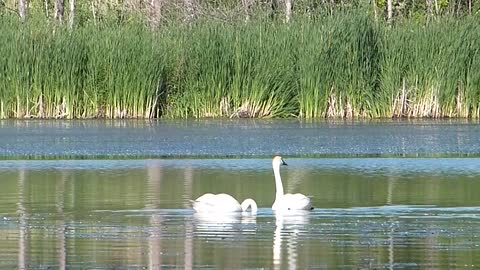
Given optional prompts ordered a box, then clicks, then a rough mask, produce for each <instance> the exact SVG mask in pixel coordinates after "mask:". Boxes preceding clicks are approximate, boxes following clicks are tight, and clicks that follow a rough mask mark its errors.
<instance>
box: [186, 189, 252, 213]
mask: <svg viewBox="0 0 480 270" xmlns="http://www.w3.org/2000/svg"><path fill="white" fill-rule="evenodd" d="M192 203H193V209H194V210H195V211H196V212H198V213H232V212H247V211H248V210H249V209H250V211H251V213H252V214H255V213H256V212H257V209H258V207H257V203H256V202H255V201H254V200H252V199H245V200H244V201H243V202H242V204H240V203H239V202H238V201H237V200H235V198H233V197H232V196H230V195H228V194H225V193H220V194H212V193H206V194H203V195H202V196H200V197H198V198H197V199H196V200H195V201H192Z"/></svg>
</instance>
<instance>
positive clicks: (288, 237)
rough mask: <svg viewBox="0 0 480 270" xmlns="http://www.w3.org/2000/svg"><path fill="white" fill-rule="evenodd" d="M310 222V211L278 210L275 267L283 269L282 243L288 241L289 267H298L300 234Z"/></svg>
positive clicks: (274, 242) (275, 234) (274, 251)
mask: <svg viewBox="0 0 480 270" xmlns="http://www.w3.org/2000/svg"><path fill="white" fill-rule="evenodd" d="M309 223H310V212H309V211H301V210H299V211H293V212H278V213H276V214H275V232H274V233H273V267H274V269H282V262H283V259H282V255H283V248H282V243H283V242H284V241H287V258H286V259H287V262H286V265H288V269H297V257H298V250H297V247H298V236H299V234H300V233H301V232H302V230H303V229H304V227H305V226H307V225H308V224H309Z"/></svg>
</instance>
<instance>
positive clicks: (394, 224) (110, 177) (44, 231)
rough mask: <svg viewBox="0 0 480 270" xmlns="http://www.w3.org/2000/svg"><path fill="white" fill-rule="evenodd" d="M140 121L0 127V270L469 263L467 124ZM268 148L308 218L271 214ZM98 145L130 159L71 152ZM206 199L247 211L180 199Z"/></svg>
mask: <svg viewBox="0 0 480 270" xmlns="http://www.w3.org/2000/svg"><path fill="white" fill-rule="evenodd" d="M81 123H83V124H81ZM101 123H103V124H101ZM139 123H141V124H139ZM145 123H146V122H136V121H132V122H129V121H126V122H124V124H123V126H122V125H120V126H116V125H117V124H115V122H108V123H106V124H105V122H96V121H91V122H88V121H86V122H76V121H72V122H68V121H59V122H55V121H46V122H43V121H28V122H21V121H20V122H17V121H15V122H9V121H4V122H0V126H1V127H2V128H1V129H0V137H1V140H0V142H1V143H0V149H1V151H2V152H1V154H0V156H1V157H2V158H3V159H4V160H3V161H0V181H1V184H2V185H1V188H0V269H58V268H61V269H93V268H94V269H145V268H147V269H161V268H163V269H170V268H176V269H334V268H341V269H424V268H431V269H452V268H462V269H464V268H478V267H479V266H480V231H479V230H478V228H480V214H479V213H480V211H479V210H480V193H479V192H478V190H479V189H480V162H479V161H480V159H478V158H468V157H463V156H465V155H472V156H478V154H479V153H480V151H479V150H478V149H480V143H479V141H478V138H477V134H479V133H476V132H478V127H477V125H476V124H475V123H470V122H448V121H442V122H439V123H438V124H435V122H428V121H427V122H415V123H413V124H412V125H408V124H407V123H404V122H386V123H372V124H369V123H360V124H352V123H343V122H342V123H340V124H333V123H311V124H305V123H303V124H302V123H299V122H296V121H287V122H280V124H279V123H278V122H275V121H273V122H272V121H267V122H260V123H259V122H255V124H256V125H257V127H254V126H251V125H250V124H248V125H245V126H244V127H241V125H240V126H239V125H236V124H234V123H230V124H226V126H225V127H224V126H223V125H224V124H221V123H225V122H215V121H211V122H210V121H207V122H205V123H202V122H188V123H187V124H185V125H183V124H182V125H180V124H179V125H176V124H173V123H171V122H170V123H169V125H171V126H170V127H169V128H170V129H171V130H170V131H169V132H171V133H168V132H167V131H164V128H165V127H164V126H163V123H155V124H153V126H154V127H153V128H152V129H153V130H154V131H152V129H150V128H146V127H145V125H146V124H145ZM192 123H193V124H192ZM227 123H229V122H227ZM82 125H85V127H84V128H83V130H82V128H80V127H79V126H82ZM90 125H93V126H95V125H97V129H95V128H92V126H90ZM137 125H140V126H137ZM148 125H150V124H148ZM148 125H147V126H148ZM196 125H200V126H202V125H204V126H205V127H204V128H201V127H199V131H197V129H196V128H195V126H196ZM302 125H305V126H302ZM327 126H328V128H327ZM402 126H403V128H401V127H402ZM70 128H71V129H70ZM228 129H230V130H231V131H230V132H231V133H228V134H230V135H229V136H230V137H229V138H225V137H228V136H227V135H226V134H227V130H228ZM243 129H246V131H244V133H242V130H243ZM248 129H250V131H251V132H252V133H251V134H252V135H251V136H247V134H250V132H248V131H247V130H248ZM269 129H270V130H269ZM304 129H305V130H304ZM323 129H326V130H327V131H325V130H323ZM350 129H352V130H350ZM403 129H406V131H404V130H403ZM79 130H80V131H79ZM167 130H168V129H167ZM219 130H220V131H219ZM322 130H323V131H322ZM349 130H350V131H349ZM362 130H363V131H362ZM383 130H385V132H383ZM280 131H281V132H280ZM152 132H153V133H152ZM164 132H166V134H164ZM182 132H183V133H182ZM197 132H198V134H197ZM222 132H223V133H222ZM279 132H280V133H282V134H284V135H283V136H280V135H278V136H277V137H275V136H274V135H275V134H278V133H279ZM362 132H364V133H362ZM77 133H80V134H81V135H79V134H77ZM412 133H413V134H416V137H415V136H413V135H409V134H412ZM122 134H123V135H122ZM178 134H183V135H182V136H183V137H177V136H180V135H178ZM196 134H197V135H198V136H199V138H197V137H196ZM214 134H217V135H214ZM218 134H220V135H218ZM157 136H158V137H160V138H161V139H159V138H157ZM215 136H219V137H218V138H216V137H215ZM272 136H274V137H273V140H272ZM182 138H183V139H182ZM212 138H216V139H212ZM368 138H369V139H368ZM387 138H394V140H391V141H390V142H385V141H384V140H386V139H387ZM302 140H303V141H302ZM402 140H403V142H404V143H405V145H403V146H402V147H400V146H401V145H402V143H401V142H399V141H402ZM202 141H203V142H204V144H203V145H200V144H201V142H202ZM237 141H238V142H237ZM257 141H258V142H259V143H258V144H256V143H255V142H257ZM39 142H41V143H39ZM159 142H164V144H161V145H160V146H159V145H157V144H158V143H159ZM246 142H250V145H252V146H251V147H249V146H248V145H245V144H246ZM289 142H291V143H289ZM189 143H191V145H190V146H189ZM411 143H413V145H410V144H411ZM197 144H198V145H197ZM136 145H137V146H138V147H137V148H138V149H137V150H135V149H136V148H135V146H136ZM282 148H284V149H287V154H286V155H285V159H286V161H287V162H288V164H289V166H287V167H282V176H283V180H284V186H285V189H286V191H287V192H301V193H304V194H307V195H311V196H313V201H314V205H315V207H316V208H315V210H313V211H312V212H307V213H303V212H299V213H294V214H291V215H279V214H275V213H274V212H272V211H271V209H270V207H271V204H272V202H273V199H274V193H275V188H274V180H273V175H272V170H271V160H270V158H271V155H273V154H274V153H276V151H278V153H282V151H280V150H281V149H282ZM145 149H151V150H152V152H149V153H147V154H145V153H143V154H142V153H140V152H141V150H145ZM269 149H270V152H269V151H268V150H269ZM127 150H128V151H127ZM169 151H172V154H171V155H169V154H168V153H170V152H169ZM202 151H203V152H202ZM108 153H111V156H113V157H122V158H128V157H135V158H136V159H130V160H94V159H87V160H78V159H79V158H88V157H101V156H110V154H108ZM319 153H320V155H319ZM329 154H332V155H333V156H335V155H338V154H340V156H342V155H343V157H342V158H329V157H328V155H329ZM347 154H348V155H351V156H359V157H357V158H346V157H345V156H348V155H347ZM437 154H441V155H446V156H449V157H448V158H431V157H428V156H430V155H434V156H435V155H437ZM157 155H158V156H165V157H167V156H168V157H170V158H168V159H159V158H152V159H147V157H149V156H157ZM189 155H191V156H195V157H196V158H185V157H188V156H189ZM209 155H212V156H211V157H210V156H209ZM230 155H232V156H240V157H241V158H235V159H218V158H214V157H215V156H217V157H218V156H230ZM308 155H313V156H315V158H308ZM370 155H371V156H392V157H389V158H368V157H367V156H370ZM415 155H418V156H421V157H422V158H400V157H399V156H415ZM175 156H182V157H183V158H180V159H179V158H173V157H175ZM199 156H200V157H203V158H202V159H199V158H198V157H199ZM263 156H268V158H263ZM394 156H397V157H394ZM458 156H462V158H458ZM13 157H14V158H15V160H12V159H11V158H13ZM39 157H50V158H53V157H60V159H59V160H28V159H31V158H39ZM62 157H63V158H62ZM320 157H321V158H320ZM206 192H213V193H218V192H225V193H229V194H231V195H233V196H234V197H235V198H237V199H238V200H243V199H245V198H247V197H251V198H254V199H255V200H256V201H257V203H258V205H259V207H260V210H259V212H258V214H257V215H256V216H252V215H243V216H242V215H239V216H232V215H227V216H225V215H223V216H211V215H207V216H205V215H198V214H196V213H194V212H193V210H192V209H191V205H190V200H191V199H195V198H197V197H198V196H200V195H202V194H204V193H206Z"/></svg>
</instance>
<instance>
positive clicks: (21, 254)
mask: <svg viewBox="0 0 480 270" xmlns="http://www.w3.org/2000/svg"><path fill="white" fill-rule="evenodd" d="M25 182H26V171H25V168H23V167H21V168H20V170H19V171H18V194H19V198H18V214H19V216H20V220H19V223H20V224H19V230H20V232H19V234H20V235H19V238H18V241H19V243H18V269H27V267H28V265H29V263H28V243H27V240H28V224H27V219H28V217H27V210H26V208H25V184H26V183H25Z"/></svg>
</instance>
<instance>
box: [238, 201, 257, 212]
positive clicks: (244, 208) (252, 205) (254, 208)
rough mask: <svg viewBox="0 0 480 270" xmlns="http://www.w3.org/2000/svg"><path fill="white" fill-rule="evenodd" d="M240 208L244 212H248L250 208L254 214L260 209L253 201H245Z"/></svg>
mask: <svg viewBox="0 0 480 270" xmlns="http://www.w3.org/2000/svg"><path fill="white" fill-rule="evenodd" d="M240 206H241V207H242V211H243V212H246V211H247V210H248V208H250V210H251V211H252V213H256V212H257V209H258V207H257V203H256V202H255V201H254V200H252V199H245V200H244V201H243V202H242V204H241V205H240Z"/></svg>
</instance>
